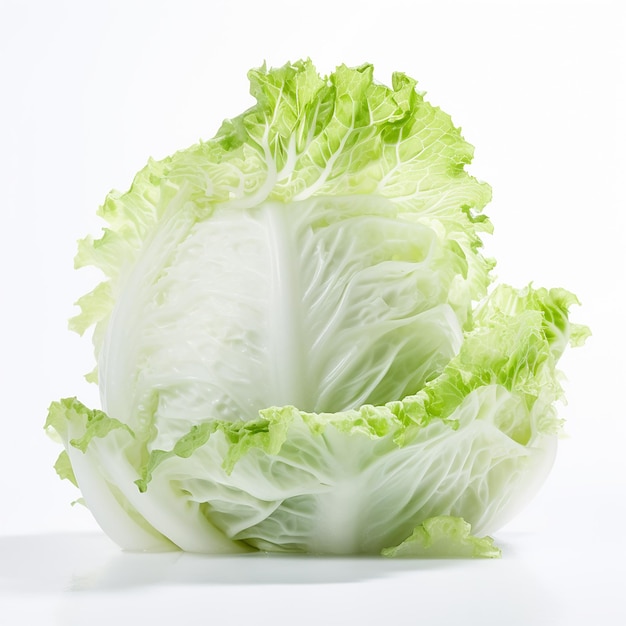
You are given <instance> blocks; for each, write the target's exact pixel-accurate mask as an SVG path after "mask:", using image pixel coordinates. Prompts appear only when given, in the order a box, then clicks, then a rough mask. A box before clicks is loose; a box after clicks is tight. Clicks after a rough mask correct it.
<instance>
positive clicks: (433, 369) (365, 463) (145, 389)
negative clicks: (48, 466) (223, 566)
mask: <svg viewBox="0 0 626 626" xmlns="http://www.w3.org/2000/svg"><path fill="white" fill-rule="evenodd" d="M249 78H250V84H251V93H252V95H253V96H254V98H255V99H256V104H255V105H254V106H252V107H251V108H250V109H249V110H247V111H245V112H244V113H243V114H241V115H239V116H238V117H235V118H233V119H231V120H227V121H225V122H224V123H223V125H222V127H221V128H220V129H219V131H218V132H217V134H216V135H215V137H214V138H213V139H210V140H208V141H202V142H200V143H198V144H197V145H194V146H192V147H190V148H188V149H186V150H182V151H180V152H177V153H176V154H174V155H172V156H170V157H168V158H166V159H163V160H160V161H155V160H150V161H149V163H148V164H147V166H146V167H145V168H144V169H143V170H141V171H140V172H139V173H138V174H137V176H136V177H135V179H134V181H133V183H132V186H131V187H130V189H129V190H128V191H127V192H125V193H118V192H115V191H114V192H111V193H110V194H109V195H108V197H107V198H106V200H105V202H104V204H103V206H102V207H101V209H100V215H101V216H102V218H103V219H104V220H105V221H106V222H107V224H108V225H107V227H106V228H105V229H104V231H103V234H102V236H101V237H100V238H99V239H95V240H94V239H93V238H91V237H87V238H86V239H84V240H82V241H81V242H80V244H79V251H78V255H77V257H76V266H77V267H83V266H88V265H91V266H95V267H97V268H99V269H100V270H101V271H102V272H103V274H104V280H103V281H102V282H101V283H100V284H99V285H98V286H96V287H95V289H94V290H93V291H92V292H91V293H89V294H87V295H85V296H83V297H82V298H81V299H80V300H79V301H78V305H79V307H80V313H79V314H78V315H77V316H76V317H75V318H74V319H72V320H71V328H72V329H74V330H76V331H78V332H79V333H83V332H85V331H86V330H87V329H90V328H93V343H94V348H95V356H96V362H97V367H96V368H95V369H94V371H93V372H92V373H91V374H90V375H89V378H90V379H91V380H93V381H94V382H97V383H98V385H99V390H100V396H101V404H102V410H100V409H91V408H88V407H86V406H85V405H84V404H82V403H81V402H80V401H79V400H77V399H76V398H65V399H63V400H60V401H58V402H54V403H52V405H51V406H50V410H49V414H48V419H47V422H46V427H47V429H48V431H49V432H51V433H53V434H55V435H56V436H57V437H59V438H60V439H61V441H62V443H63V445H64V450H63V452H62V453H61V455H60V457H59V460H58V461H57V464H56V469H57V472H58V473H59V475H60V476H61V477H63V478H68V479H69V480H71V481H72V482H74V483H75V484H76V485H77V486H78V487H79V488H80V490H81V492H82V497H83V499H84V502H85V504H86V505H87V506H88V507H89V509H90V510H91V512H92V513H93V515H94V516H95V518H96V520H97V521H98V523H99V524H100V525H101V527H102V528H103V529H104V531H105V532H106V533H108V534H109V535H110V536H111V537H112V538H113V539H114V540H115V541H116V542H117V543H118V544H119V545H120V546H122V547H123V548H125V549H130V550H161V549H170V548H171V549H183V550H189V551H195V552H206V553H224V552H241V551H249V550H268V551H295V552H308V553H323V554H356V553H370V554H371V553H381V552H382V553H383V554H385V555H387V556H424V555H426V556H428V555H431V556H441V555H444V556H455V555H464V556H496V555H497V554H498V550H497V548H495V547H494V546H493V542H492V541H491V539H490V538H488V537H485V538H482V539H478V538H477V537H474V536H472V535H471V534H470V527H471V529H472V532H474V533H478V534H483V533H492V532H494V531H495V530H497V529H498V528H499V527H500V526H502V524H504V523H505V522H507V521H508V520H509V519H511V517H512V516H513V515H514V514H515V513H516V512H517V511H518V510H519V509H520V507H522V506H523V505H524V504H525V503H526V502H527V501H528V500H529V499H530V498H531V497H532V495H533V494H534V493H535V492H536V490H537V489H538V488H539V486H540V485H541V483H542V482H543V480H544V479H545V477H546V475H547V473H548V472H549V470H550V467H551V465H552V462H553V459H554V454H555V449H556V439H557V435H558V432H559V430H560V427H561V421H560V419H559V418H558V415H557V413H556V410H555V402H556V401H557V400H559V399H560V398H561V397H562V389H561V385H560V382H559V381H560V377H559V373H558V371H557V370H556V363H557V361H558V359H559V357H560V356H561V354H562V353H563V350H564V349H565V347H566V346H567V344H568V343H573V344H580V343H582V341H583V340H584V338H585V337H586V335H587V334H588V331H587V329H586V328H585V327H582V326H578V325H574V324H571V323H570V321H569V309H570V307H571V305H573V304H575V303H576V302H577V301H576V298H575V297H574V296H573V295H572V294H570V293H569V292H567V291H565V290H563V289H549V290H548V289H534V288H532V287H530V286H529V287H525V288H523V289H513V288H512V287H509V286H506V285H499V286H497V287H493V286H492V285H491V283H492V276H491V270H492V268H493V265H494V262H493V260H491V259H488V258H486V257H485V256H484V255H483V254H482V251H481V248H482V239H481V237H482V235H483V234H484V233H490V232H491V224H490V222H489V220H488V219H487V218H486V217H485V216H484V214H483V213H482V210H483V208H484V207H485V205H486V204H487V202H488V201H489V199H490V194H491V192H490V188H489V186H488V185H487V184H486V183H483V182H480V181H478V180H476V179H475V178H474V177H472V176H471V175H470V174H469V173H468V172H467V171H466V170H465V166H466V165H468V164H469V163H470V162H471V160H472V156H473V148H472V147H471V146H470V145H469V144H468V143H467V142H466V141H465V140H464V139H463V138H462V136H461V134H460V131H459V129H458V128H456V127H455V126H454V125H453V123H452V121H451V119H450V117H449V116H448V115H447V114H445V113H444V112H442V111H441V110H440V109H439V108H437V107H434V106H432V105H431V104H429V103H428V102H427V101H426V100H425V99H424V95H423V93H421V92H419V91H418V90H417V89H416V82H415V81H414V80H413V79H411V78H409V77H408V76H406V75H404V74H402V73H396V74H394V75H393V78H392V85H391V87H386V86H384V85H381V84H379V83H377V82H375V80H374V79H373V68H372V66H371V65H363V66H361V67H358V68H348V67H345V66H341V67H339V68H337V70H336V71H335V72H333V73H332V74H331V75H330V76H328V77H321V76H320V75H319V74H318V73H317V71H316V69H315V68H314V66H313V64H312V63H311V62H310V61H302V62H298V63H294V64H288V65H286V66H284V67H282V68H278V69H268V68H266V67H261V68H259V69H256V70H252V71H251V72H250V73H249Z"/></svg>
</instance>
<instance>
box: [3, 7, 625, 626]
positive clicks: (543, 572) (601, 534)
mask: <svg viewBox="0 0 626 626" xmlns="http://www.w3.org/2000/svg"><path fill="white" fill-rule="evenodd" d="M619 6H620V3H619V2H617V1H616V2H606V1H604V2H603V1H598V0H593V1H590V2H576V1H568V2H566V1H565V0H564V1H563V2H556V1H548V0H543V1H541V2H529V1H525V2H505V1H501V2H496V1H494V2H470V1H465V2H461V1H457V2H446V1H444V2H432V3H420V2H409V1H405V2H401V1H399V0H379V1H378V2H371V1H369V0H362V1H360V2H340V1H339V0H335V1H332V2H330V1H326V0H316V1H314V2H307V3H299V2H295V1H294V2H286V1H285V2H280V1H279V0H265V1H262V0H260V1H258V2H243V1H241V0H239V1H238V0H231V1H230V2H222V1H215V2H208V1H207V2H200V1H196V2H191V1H184V0H178V1H177V2H173V1H171V0H170V1H168V2H163V1H156V0H155V1H151V2H147V1H146V2H132V1H129V2H92V3H89V2H78V1H76V2H69V1H62V0H56V1H55V2H45V1H43V0H42V1H40V2H34V1H33V2H20V1H17V0H15V1H12V0H0V203H1V204H0V294H1V295H0V307H1V310H2V323H1V324H0V391H1V396H0V397H1V400H2V404H1V410H0V420H1V422H0V423H1V429H0V437H1V439H0V441H1V442H2V443H1V446H2V447H1V451H0V622H1V623H3V624H6V625H7V626H9V625H12V624H22V623H24V624H26V623H28V624H84V623H87V620H90V621H91V623H92V624H95V623H97V624H99V623H102V624H107V623H111V622H112V621H113V620H117V621H118V622H120V623H123V624H124V623H129V621H130V620H131V618H132V619H133V620H134V619H137V620H139V619H141V620H142V621H144V622H147V621H148V619H151V620H152V622H151V623H153V624H160V623H170V622H171V621H172V620H173V619H176V620H177V622H178V623H181V624H182V623H184V621H185V620H191V619H192V618H193V619H196V620H197V619H199V620H200V621H201V622H202V621H207V622H208V621H209V620H210V621H214V620H219V623H222V624H231V623H232V624H243V623H246V621H249V620H250V619H251V618H254V620H255V622H256V623H262V624H264V623H268V624H282V623H284V624H287V623H289V624H290V623H299V624H309V623H310V624H315V623H321V622H326V623H330V624H339V623H355V624H356V623H363V624H379V623H381V622H385V623H392V622H393V623H407V624H410V623H428V624H439V623H441V624H446V623H453V622H455V621H459V620H463V622H464V623H467V624H483V625H484V624H568V625H569V624H577V623H581V624H582V623H589V622H590V621H593V622H595V623H599V624H621V623H626V611H625V609H624V605H623V590H624V589H625V588H626V542H625V540H624V533H625V524H624V520H625V519H626V506H625V500H626V462H625V458H626V454H625V452H624V450H625V448H624V446H625V443H624V442H625V441H626V428H625V427H624V404H625V403H624V390H625V388H626V375H625V374H626V371H625V370H626V368H625V365H624V363H625V360H626V359H625V356H624V355H625V354H626V341H625V339H624V334H625V332H626V330H625V324H624V321H625V317H626V315H625V308H624V304H625V299H624V287H625V280H624V270H625V269H626V268H625V265H626V263H625V262H624V251H625V249H626V246H625V244H624V237H625V234H626V219H625V213H626V203H625V199H624V198H625V194H624V180H625V178H626V156H625V155H626V126H625V122H624V117H625V113H624V112H625V111H626V97H625V92H624V84H625V82H624V81H625V79H626V69H625V67H626V65H625V63H626V59H625V53H626V47H625V45H624V37H625V34H626V21H625V20H624V18H623V16H622V11H621V10H620V8H619ZM303 57H310V58H311V59H312V60H313V61H314V62H315V63H316V65H317V66H318V68H319V70H320V71H321V72H323V73H328V72H330V71H332V70H333V69H334V67H335V66H336V65H338V64H340V63H346V64H348V65H358V64H361V63H362V62H365V61H369V62H372V63H373V64H374V65H375V68H376V72H375V74H376V76H377V78H378V80H379V81H381V82H388V81H389V78H390V75H391V72H392V71H394V70H401V71H404V72H406V73H408V74H409V75H411V76H413V77H415V78H417V79H418V80H419V86H420V88H421V89H423V90H425V91H426V92H427V94H428V95H427V98H428V99H429V100H430V101H431V102H432V103H433V104H436V105H438V106H441V108H443V109H444V110H445V111H446V112H448V113H450V114H451V115H452V117H453V120H454V121H455V123H456V124H457V125H459V126H461V127H462V128H463V133H464V135H465V137H466V138H467V139H468V140H469V141H470V142H471V143H473V144H474V145H475V146H476V156H475V160H474V164H473V165H472V166H471V167H470V171H471V173H472V174H474V175H475V176H477V177H478V178H480V179H483V180H486V181H488V182H489V183H490V184H491V185H492V187H493V190H494V199H493V201H492V203H491V204H490V205H489V207H488V209H487V213H488V214H489V216H490V217H491V219H492V221H493V223H494V226H495V237H493V238H489V239H488V240H487V241H486V250H487V253H488V254H490V255H494V256H496V258H497V259H498V268H497V275H498V277H499V278H500V279H502V280H503V281H506V282H509V283H512V284H514V285H518V286H523V285H525V284H526V283H528V282H530V281H531V280H532V281H534V283H535V284H536V285H541V286H563V287H566V288H568V289H570V290H571V291H574V292H575V293H576V294H577V295H578V296H579V297H580V299H581V301H582V303H583V306H582V307H580V308H577V309H576V310H575V312H574V316H575V318H576V319H577V320H578V321H583V322H585V323H587V324H589V325H590V326H591V327H592V329H593V333H594V335H593V337H592V338H591V339H590V340H589V341H588V344H587V346H586V347H584V348H582V349H579V350H573V351H571V352H570V353H568V354H567V356H566V357H565V358H564V359H563V361H562V369H563V370H564V371H565V372H566V374H567V378H568V382H567V383H566V389H567V392H568V399H569V404H568V406H566V407H563V408H562V410H561V414H562V416H563V417H564V418H565V419H566V420H567V426H566V436H565V437H564V439H563V441H562V442H561V445H560V451H559V455H558V459H557V463H556V466H555V468H554V471H553V473H552V475H551V477H550V479H549V480H548V482H547V484H546V485H545V487H544V489H543V490H542V492H541V493H540V495H539V496H538V497H537V498H536V500H535V501H534V502H533V503H532V504H531V505H530V506H529V508H528V509H527V510H526V511H525V512H524V513H523V514H522V515H520V517H518V518H517V519H516V520H515V521H514V522H512V523H511V524H509V525H508V526H507V527H505V528H504V529H503V530H502V531H501V532H500V533H498V535H497V537H496V539H497V542H498V543H499V545H501V547H502V548H503V549H504V558H503V559H502V560H501V561H488V562H469V563H468V562H456V561H453V562H449V561H446V562H435V563H433V562H429V561H427V562H418V563H415V562H402V563H389V562H387V561H385V562H383V563H381V562H380V561H377V560H371V559H345V560H332V559H301V558H295V559H293V558H292V559H286V558H256V559H247V560H242V559H213V560H211V559H206V558H199V557H192V556H190V555H182V556H180V555H179V556H177V557H176V558H174V557H172V556H171V555H170V556H163V555H160V556H159V555H153V556H145V557H139V556H136V555H125V554H122V553H120V552H119V551H118V550H117V548H116V547H115V546H113V545H112V544H111V543H110V542H109V541H108V539H106V538H104V537H103V536H102V535H101V534H100V532H99V530H98V528H97V526H96V525H95V523H94V522H93V520H92V519H91V517H90V515H89V513H88V511H86V510H85V509H83V508H82V507H71V506H70V505H69V502H70V501H72V500H73V499H74V498H75V497H76V492H75V490H74V488H73V487H72V486H71V485H69V483H67V484H64V483H63V482H61V481H59V480H58V478H57V477H56V475H55V473H54V471H53V470H52V467H51V466H52V464H53V462H54V460H55V458H56V456H57V454H58V448H57V446H56V445H55V444H54V443H52V442H51V441H50V440H48V439H47V438H46V436H45V434H44V432H43V429H42V425H43V422H44V420H45V416H46V409H47V406H48V404H49V403H50V401H52V400H55V399H58V398H60V397H64V396H68V395H78V396H79V397H80V398H81V399H82V400H83V401H85V402H86V403H87V404H91V405H96V404H97V402H98V399H97V390H96V388H95V387H93V386H91V385H88V384H87V383H86V382H84V380H83V378H82V376H83V374H84V373H85V372H87V371H89V370H90V369H91V368H92V361H91V348H90V342H89V340H88V339H87V338H83V339H80V338H78V337H77V336H74V335H72V334H71V333H69V331H67V330H66V324H67V322H66V320H67V318H68V317H70V316H71V315H73V314H74V313H75V310H74V308H73V306H72V303H73V302H74V301H75V300H76V299H77V298H78V297H79V296H80V295H82V294H83V293H84V292H86V291H88V290H90V289H91V288H92V287H93V285H94V284H95V281H96V279H97V275H96V274H95V272H94V273H91V272H90V271H89V270H81V271H80V272H74V270H73V269H72V259H73V256H74V253H75V249H76V247H75V242H76V240H77V239H79V238H81V237H83V236H84V235H85V234H87V233H94V234H97V233H98V231H99V229H100V228H101V226H102V224H101V223H100V222H99V221H98V220H97V218H96V217H95V211H96V208H97V207H98V205H99V204H100V203H101V202H102V200H103V199H104V196H105V195H106V193H107V192H108V191H109V190H110V189H111V188H117V189H121V190H124V189H126V188H127V187H128V185H129V184H130V182H131V179H132V176H133V175H134V173H135V172H136V171H138V170H139V169H140V168H141V167H142V166H143V165H144V164H145V162H146V160H147V158H148V157H149V156H153V157H155V158H162V157H165V156H167V155H168V154H170V153H172V152H173V151H175V150H177V149H180V148H184V147H186V146H188V145H190V144H192V143H195V142H196V141H197V140H198V139H201V138H203V139H207V138H209V137H211V136H212V135H213V134H214V133H215V131H216V130H217V128H218V127H219V125H220V123H221V121H222V119H224V118H225V117H232V116H234V115H236V114H238V113H240V112H241V111H242V110H243V109H244V108H247V107H248V106H250V105H251V103H252V100H251V97H250V96H249V95H248V91H247V89H248V83H247V79H246V72H247V70H248V69H249V68H251V67H255V66H258V65H260V64H261V63H262V62H263V61H264V60H266V61H267V62H268V64H269V65H274V66H276V65H282V64H284V63H285V62H287V61H289V60H296V59H299V58H303Z"/></svg>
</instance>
